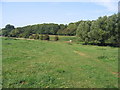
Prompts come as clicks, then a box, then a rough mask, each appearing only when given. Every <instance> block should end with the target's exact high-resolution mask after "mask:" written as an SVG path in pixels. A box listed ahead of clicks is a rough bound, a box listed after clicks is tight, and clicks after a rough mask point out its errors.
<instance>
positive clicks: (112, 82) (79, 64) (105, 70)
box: [2, 37, 118, 88]
mask: <svg viewBox="0 0 120 90" xmlns="http://www.w3.org/2000/svg"><path fill="white" fill-rule="evenodd" d="M62 38H63V39H62V40H60V41H57V42H54V41H40V40H16V39H6V38H3V44H2V45H3V49H2V51H3V57H2V58H3V60H2V66H3V72H2V73H3V88H13V87H14V88H117V87H118V48H113V47H101V46H90V45H80V44H76V43H65V42H64V40H65V41H66V40H68V38H69V37H66V38H64V37H62ZM73 38H74V37H73ZM69 39H70V38H69Z"/></svg>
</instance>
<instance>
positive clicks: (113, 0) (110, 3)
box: [95, 0, 119, 12]
mask: <svg viewBox="0 0 120 90" xmlns="http://www.w3.org/2000/svg"><path fill="white" fill-rule="evenodd" d="M118 1H119V0H106V2H105V0H101V2H95V3H96V4H98V5H102V6H104V7H105V8H106V9H107V10H108V11H111V12H117V11H118Z"/></svg>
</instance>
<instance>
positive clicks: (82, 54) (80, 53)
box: [74, 51, 86, 56]
mask: <svg viewBox="0 0 120 90" xmlns="http://www.w3.org/2000/svg"><path fill="white" fill-rule="evenodd" d="M74 53H77V54H79V55H81V56H86V55H85V54H84V53H82V52H79V51H74Z"/></svg>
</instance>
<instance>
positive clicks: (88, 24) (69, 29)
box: [2, 14, 120, 45]
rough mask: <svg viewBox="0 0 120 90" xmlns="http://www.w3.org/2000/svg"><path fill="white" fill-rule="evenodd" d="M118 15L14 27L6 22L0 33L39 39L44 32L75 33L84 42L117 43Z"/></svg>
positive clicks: (54, 33) (50, 33) (53, 33)
mask: <svg viewBox="0 0 120 90" xmlns="http://www.w3.org/2000/svg"><path fill="white" fill-rule="evenodd" d="M118 15H120V14H114V15H112V16H104V17H99V18H98V19H97V20H93V21H82V20H81V21H78V22H75V23H70V24H68V25H64V24H54V23H49V24H45V23H44V24H37V25H29V26H24V27H17V28H15V27H14V26H13V25H10V24H8V25H6V26H5V28H3V29H2V35H3V36H7V37H22V38H31V39H32V38H33V39H41V40H43V39H44V37H43V35H44V34H48V35H69V36H75V35H76V36H77V37H78V40H79V41H83V42H85V44H88V43H94V44H98V43H99V44H101V45H104V44H106V43H110V44H118V42H119V38H120V35H118V34H119V30H118V28H119V26H120V25H119V24H120V22H119V18H120V17H119V16H118ZM42 34H43V35H42Z"/></svg>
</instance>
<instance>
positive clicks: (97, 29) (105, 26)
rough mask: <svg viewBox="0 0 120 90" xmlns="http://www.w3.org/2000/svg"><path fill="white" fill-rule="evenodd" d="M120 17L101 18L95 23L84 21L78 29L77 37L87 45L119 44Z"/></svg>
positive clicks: (115, 15)
mask: <svg viewBox="0 0 120 90" xmlns="http://www.w3.org/2000/svg"><path fill="white" fill-rule="evenodd" d="M119 23H120V22H119V17H118V15H117V14H114V15H112V16H109V17H107V16H104V17H99V18H98V19H97V20H95V21H83V22H81V23H80V24H79V26H78V28H77V31H76V32H77V33H76V35H77V37H78V38H79V40H80V41H84V42H85V43H86V44H88V43H94V44H101V45H105V44H112V45H118V43H119V38H120V36H119V30H118V28H119V27H118V26H119Z"/></svg>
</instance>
